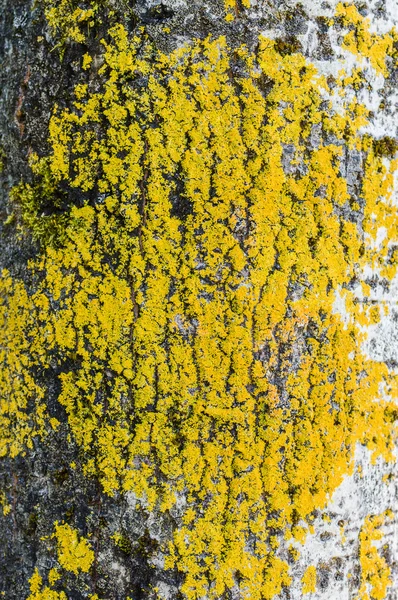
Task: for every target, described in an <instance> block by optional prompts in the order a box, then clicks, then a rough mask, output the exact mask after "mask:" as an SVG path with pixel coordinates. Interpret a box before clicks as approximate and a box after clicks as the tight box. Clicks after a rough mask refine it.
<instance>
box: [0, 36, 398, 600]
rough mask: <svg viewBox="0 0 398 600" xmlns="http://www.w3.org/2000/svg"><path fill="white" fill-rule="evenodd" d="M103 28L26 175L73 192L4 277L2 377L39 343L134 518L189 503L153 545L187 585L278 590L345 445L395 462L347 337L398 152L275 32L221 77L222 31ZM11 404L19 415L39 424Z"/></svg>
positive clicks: (369, 369) (83, 434) (346, 456)
mask: <svg viewBox="0 0 398 600" xmlns="http://www.w3.org/2000/svg"><path fill="white" fill-rule="evenodd" d="M109 34H110V38H109V41H108V42H106V43H105V42H104V44H103V46H104V56H103V63H102V64H103V66H102V67H101V69H100V74H99V75H100V77H101V81H102V84H101V86H99V87H98V88H97V89H96V91H94V92H93V91H90V90H89V88H88V87H86V86H84V85H81V84H80V85H79V86H78V87H77V88H76V90H75V100H74V104H73V105H72V106H71V107H70V109H68V110H60V109H59V108H56V109H55V110H54V113H53V115H52V118H51V121H50V138H49V141H50V144H51V148H52V151H51V153H50V155H49V156H48V157H45V158H42V159H40V160H39V161H38V163H37V164H36V167H35V168H36V171H37V173H38V174H39V173H41V172H43V170H44V166H46V168H48V169H49V170H50V173H51V176H52V178H53V180H52V185H55V186H56V185H59V186H60V187H62V189H66V188H68V189H70V190H77V191H79V193H80V194H81V196H82V198H83V199H85V198H87V201H86V202H85V203H84V202H82V204H83V205H81V206H80V207H79V208H78V207H73V208H71V209H70V211H69V212H68V213H67V214H66V215H65V219H64V229H63V234H62V238H60V239H57V240H54V239H50V240H49V238H48V237H45V239H43V248H42V251H41V254H40V256H39V257H38V258H37V259H36V260H35V261H34V262H33V263H32V264H31V273H32V275H33V276H34V278H35V282H34V293H33V292H32V293H30V294H28V292H27V291H26V290H25V288H24V286H23V285H22V283H19V282H9V281H8V280H9V276H8V275H7V274H5V281H6V282H8V285H9V286H10V292H9V293H8V296H7V303H8V304H7V306H8V305H9V306H11V309H10V310H9V311H8V312H5V316H4V330H5V331H9V330H10V327H8V325H7V319H8V318H9V316H8V315H9V314H11V316H12V315H13V314H14V313H17V307H18V306H19V304H18V294H19V295H23V294H25V296H24V298H25V300H24V303H26V304H27V308H28V310H27V311H26V315H25V316H24V318H25V319H26V324H25V326H24V327H23V328H21V329H18V328H17V326H16V325H15V324H14V325H12V327H13V329H12V327H11V331H13V332H14V333H13V337H14V338H15V339H13V340H11V341H7V343H8V344H11V353H10V356H11V357H13V356H14V355H15V356H16V359H14V358H13V359H12V360H11V361H10V364H8V363H7V368H6V370H5V374H4V375H2V377H4V378H6V380H7V379H9V380H14V376H13V375H12V374H13V372H14V371H13V370H12V369H15V368H16V367H15V365H17V367H18V360H20V359H19V357H20V355H21V353H23V349H24V348H25V347H28V346H29V344H30V343H31V341H30V340H32V339H34V340H37V347H38V350H37V353H38V357H37V360H38V364H39V366H40V367H41V368H42V369H44V370H46V369H47V372H48V361H49V358H48V357H49V356H51V357H52V359H53V360H56V361H57V362H58V365H59V367H60V372H61V375H60V376H59V381H60V383H61V392H60V395H59V398H58V399H59V402H60V403H61V404H62V405H63V406H64V407H65V410H66V413H67V418H68V427H69V433H70V434H71V436H72V437H73V439H74V440H75V441H76V443H77V444H78V446H79V448H80V449H81V451H82V452H81V458H82V460H83V461H84V472H85V473H86V474H87V475H89V476H97V477H98V478H99V480H100V482H101V484H102V487H103V490H104V491H105V492H106V493H107V494H109V495H112V494H114V493H115V492H117V491H127V490H133V491H134V493H135V494H136V495H137V496H138V497H139V498H140V500H141V502H142V504H143V505H144V506H145V507H146V508H148V509H151V508H154V507H158V508H159V509H160V510H164V511H166V510H169V509H170V508H171V507H172V506H173V504H174V503H175V502H176V499H177V498H178V497H181V496H183V497H184V499H185V501H186V509H185V513H184V514H183V515H182V524H181V526H180V527H179V528H176V530H175V531H174V533H173V536H172V539H171V540H170V543H169V544H168V545H167V546H166V545H165V546H164V547H163V548H162V550H163V551H164V552H165V554H166V559H165V564H166V568H175V569H178V570H179V571H180V572H182V573H183V574H184V583H183V585H182V588H181V592H182V594H183V595H184V597H185V598H187V599H188V600H198V599H199V598H201V597H203V596H206V597H207V598H209V599H218V598H220V597H222V596H223V594H225V593H226V592H227V590H229V589H231V588H232V587H234V586H235V585H238V584H239V587H240V593H241V596H242V598H245V599H246V598H250V599H251V600H260V599H261V600H262V599H264V598H266V599H271V598H273V597H274V596H275V595H277V594H279V593H281V591H282V590H283V588H284V587H287V586H289V585H290V583H291V576H290V574H289V568H288V565H287V564H286V563H285V562H284V561H282V560H281V559H280V558H279V557H278V538H279V537H282V534H283V533H286V532H287V531H288V535H287V536H286V537H287V538H288V537H289V536H290V537H291V536H294V537H295V538H296V539H297V540H299V541H304V540H305V536H306V535H307V532H308V530H309V529H308V526H307V525H306V521H308V523H310V522H311V520H310V519H309V515H311V513H313V511H314V510H315V509H323V508H324V507H325V505H326V503H327V501H328V499H329V498H330V495H331V494H332V492H333V491H334V490H335V489H336V487H337V486H338V485H339V484H340V483H341V481H342V479H343V477H344V476H345V475H346V474H347V473H349V472H351V470H352V467H353V454H354V449H355V445H356V444H357V443H363V444H367V445H368V447H369V448H370V449H371V450H372V453H373V456H374V458H375V459H376V458H377V457H378V456H383V457H384V458H385V459H387V460H392V458H393V454H392V448H393V441H394V428H393V424H392V418H391V415H392V414H394V410H393V406H394V405H393V403H392V402H391V403H388V402H385V401H383V399H382V397H381V395H382V392H381V387H382V385H384V386H385V387H386V388H387V387H388V386H390V385H391V382H390V376H389V373H388V370H387V368H386V367H385V366H384V365H382V364H379V363H375V362H372V361H370V360H368V359H366V357H364V356H363V354H362V352H361V347H360V344H361V340H362V339H363V336H361V333H360V329H359V327H358V321H359V324H361V322H360V320H361V318H362V312H361V311H360V310H359V309H358V306H357V304H356V303H355V297H354V295H353V292H352V291H351V288H352V286H350V283H351V282H352V281H353V280H354V279H360V277H361V274H362V271H363V268H364V266H366V265H367V264H369V261H370V262H371V263H372V265H373V264H374V265H377V266H378V268H379V269H380V270H383V273H384V272H385V273H386V276H387V275H388V277H389V278H391V277H392V275H393V274H394V273H395V267H394V265H393V266H391V265H390V264H389V249H388V246H387V245H384V246H383V248H381V249H380V250H378V246H376V245H375V243H374V242H375V239H376V237H377V228H376V222H375V221H374V218H375V217H374V216H373V214H375V215H376V218H377V220H378V221H377V225H378V226H382V225H383V226H385V227H386V229H387V230H388V231H389V232H390V234H391V235H390V236H389V239H390V241H391V242H392V240H393V239H394V235H395V233H394V227H395V220H394V219H395V216H394V214H395V213H394V210H393V207H392V204H391V189H392V175H391V173H392V170H393V169H394V168H395V166H394V164H393V163H392V162H391V163H390V162H388V165H387V162H386V161H385V160H384V159H381V158H380V157H378V156H376V155H375V153H374V151H373V150H372V148H371V145H370V144H369V140H367V139H364V138H362V137H361V136H360V134H359V128H360V127H362V125H363V124H364V122H366V111H365V110H363V109H362V108H361V106H360V105H359V104H358V103H355V102H353V101H352V98H351V97H350V96H349V95H348V98H347V99H345V98H344V96H343V108H342V111H341V113H339V114H335V113H333V111H332V109H331V108H330V107H329V106H326V107H325V103H324V102H323V96H322V90H323V89H324V81H323V80H322V79H320V78H319V77H318V75H317V73H316V70H315V68H314V66H313V65H311V64H309V63H308V62H307V61H306V59H305V58H304V57H303V56H302V55H300V54H298V53H296V54H294V55H288V56H282V55H281V54H280V53H279V52H278V51H277V48H276V46H275V43H274V42H273V41H272V40H268V39H265V38H261V39H260V41H259V49H258V52H257V54H256V55H255V56H248V55H247V54H246V55H245V51H244V50H243V49H242V51H241V55H242V57H244V58H245V61H246V64H247V70H246V72H245V73H242V75H241V77H239V78H233V77H232V74H231V72H232V71H231V51H230V50H229V48H228V47H227V44H226V40H225V39H224V38H219V39H217V40H211V39H210V38H209V39H206V40H204V41H201V42H199V41H197V42H195V43H192V44H191V45H188V46H185V47H183V48H180V49H179V50H177V51H176V52H174V53H172V54H171V55H170V56H165V55H162V54H159V53H156V52H155V51H154V50H153V48H152V47H151V45H150V44H149V43H148V41H147V40H146V39H145V37H144V36H138V35H137V36H136V37H132V38H129V36H128V34H127V32H126V31H125V30H124V28H123V27H121V26H117V27H115V28H112V29H111V30H110V32H109ZM343 92H344V90H343ZM314 131H318V132H319V133H318V142H317V143H316V144H309V138H310V136H312V134H313V132H314ZM331 133H332V134H334V135H333V136H331V135H330V134H331ZM331 140H332V141H331ZM354 147H355V148H357V147H358V148H360V149H362V150H363V153H364V165H363V168H364V171H365V174H364V177H363V181H362V195H363V197H364V198H365V199H366V202H367V203H369V207H366V208H365V209H364V214H363V215H361V216H362V217H363V219H362V221H363V228H364V233H363V232H362V230H361V229H360V228H359V227H358V226H357V222H358V219H357V220H356V219H355V218H354V217H352V216H350V217H347V216H346V215H347V214H350V215H351V214H352V213H350V212H349V210H348V207H350V202H351V200H352V199H351V197H350V193H349V188H348V185H347V181H346V179H345V178H344V176H343V173H342V171H341V159H342V157H343V155H344V153H345V152H346V150H347V149H350V148H354ZM43 161H45V162H43ZM42 167H43V169H42ZM89 197H95V198H97V200H96V201H93V200H91V201H89V200H88V198H89ZM34 210H36V208H34ZM41 218H42V217H41V215H40V214H39V213H35V219H39V222H37V221H36V220H33V222H34V223H36V225H37V227H38V226H39V223H40V219H41ZM11 283H12V286H13V287H12V286H11ZM13 289H16V290H18V293H16V292H13V291H12V290H13ZM19 290H20V291H19ZM24 290H25V291H24ZM337 292H339V293H340V294H341V295H342V296H343V297H344V300H345V303H346V307H347V311H348V318H347V322H344V321H343V319H342V318H341V317H340V316H339V315H338V314H336V312H335V309H334V306H335V299H336V293H337ZM18 310H19V309H18ZM13 311H14V312H13ZM363 312H364V314H366V318H368V315H367V313H366V311H363ZM17 314H18V313H17ZM37 314H39V317H38V316H36V315H37ZM370 316H371V318H372V319H373V320H374V319H375V318H376V317H377V315H376V316H375V315H370ZM14 321H16V318H14V320H11V323H14ZM7 327H8V329H7ZM8 335H9V334H8ZM28 340H29V341H28ZM39 348H40V352H41V354H39ZM29 352H31V348H30V346H29ZM31 366H32V365H30V364H27V368H26V369H25V371H26V373H29V372H30V371H29V367H31ZM17 372H18V373H19V371H17ZM34 384H35V380H34V379H33V378H32V383H31V384H30V385H34ZM15 410H17V409H15ZM18 410H20V409H18ZM14 412H15V411H14ZM20 412H21V414H19V413H18V412H17V413H16V414H14V416H13V418H14V420H15V424H16V425H15V426H18V427H20V428H21V427H22V430H23V424H24V422H25V421H26V420H27V419H28V418H30V419H33V416H30V412H29V411H28V409H27V407H26V409H24V410H22V411H20ZM32 414H34V411H32ZM21 424H22V425H21ZM6 425H7V427H11V428H12V427H14V421H13V422H10V424H9V425H8V424H6ZM29 427H30V428H31V429H32V427H33V425H29ZM9 435H11V433H10V434H9ZM22 441H23V439H22V440H19V443H20V445H21V444H22ZM271 530H272V534H271ZM310 531H311V532H312V531H313V529H312V526H310ZM55 535H56V537H57V539H58V541H59V544H60V548H61V550H60V554H59V556H60V564H61V566H64V567H65V568H69V570H73V568H72V567H73V565H74V569H75V570H73V572H77V570H78V569H79V568H80V569H82V570H84V568H86V567H87V569H88V568H89V566H90V564H91V563H90V561H91V560H92V554H90V553H92V551H91V550H90V548H89V545H88V544H87V542H84V543H83V541H79V539H78V536H77V532H75V530H72V529H71V528H70V527H69V526H67V525H61V526H57V533H56V534H55ZM62 540H66V541H65V542H64V541H62ZM71 540H72V541H73V544H72V542H71ZM79 544H83V546H82V548H81V551H82V553H83V556H84V557H85V559H84V560H85V562H84V565H85V567H84V568H83V567H82V566H77V565H78V564H79V565H80V563H78V562H76V560H75V558H74V554H73V552H74V550H73V548H75V547H76V546H79ZM85 544H86V545H85ZM71 547H72V550H73V552H72V550H70V548H71ZM79 547H80V546H79ZM68 548H69V550H68ZM61 557H62V559H61ZM68 557H69V558H68ZM62 561H63V562H62ZM67 565H69V567H68V566H67ZM87 569H86V570H87Z"/></svg>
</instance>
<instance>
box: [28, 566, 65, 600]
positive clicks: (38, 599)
mask: <svg viewBox="0 0 398 600" xmlns="http://www.w3.org/2000/svg"><path fill="white" fill-rule="evenodd" d="M29 585H30V594H29V596H28V598H27V600H68V598H67V596H66V594H65V592H56V591H55V590H52V589H51V588H49V587H48V586H45V587H43V579H42V577H41V576H40V574H39V571H38V570H37V569H35V571H34V573H33V575H32V577H31V578H30V579H29Z"/></svg>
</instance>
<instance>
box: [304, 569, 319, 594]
mask: <svg viewBox="0 0 398 600" xmlns="http://www.w3.org/2000/svg"><path fill="white" fill-rule="evenodd" d="M301 583H302V588H301V589H302V592H303V594H312V593H313V592H316V567H314V566H313V565H311V566H310V567H308V568H307V569H306V571H305V573H304V575H303V578H302V580H301Z"/></svg>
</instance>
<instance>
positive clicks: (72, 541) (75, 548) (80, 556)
mask: <svg viewBox="0 0 398 600" xmlns="http://www.w3.org/2000/svg"><path fill="white" fill-rule="evenodd" d="M53 537H55V539H56V540H57V555H58V562H59V564H60V565H61V567H63V568H64V569H65V570H66V571H70V572H71V573H74V574H75V575H77V574H78V572H79V571H82V572H83V573H87V572H88V571H89V569H90V567H91V565H92V563H93V560H94V552H93V550H92V549H91V544H90V542H88V541H87V540H85V539H84V538H82V537H79V535H78V532H77V530H76V529H73V528H72V527H70V525H68V524H66V523H65V524H61V525H59V524H58V523H57V522H56V523H55V533H54V535H53ZM52 579H54V577H52ZM50 583H51V582H50Z"/></svg>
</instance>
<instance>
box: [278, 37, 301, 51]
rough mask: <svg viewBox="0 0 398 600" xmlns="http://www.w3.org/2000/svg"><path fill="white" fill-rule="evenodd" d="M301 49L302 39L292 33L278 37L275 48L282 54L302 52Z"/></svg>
mask: <svg viewBox="0 0 398 600" xmlns="http://www.w3.org/2000/svg"><path fill="white" fill-rule="evenodd" d="M301 49H302V46H301V43H300V41H299V40H298V39H297V38H296V37H294V36H292V35H290V36H288V37H286V38H277V39H276V40H275V50H276V51H277V52H279V54H280V55H281V56H286V55H288V54H295V53H296V52H300V51H301Z"/></svg>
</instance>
